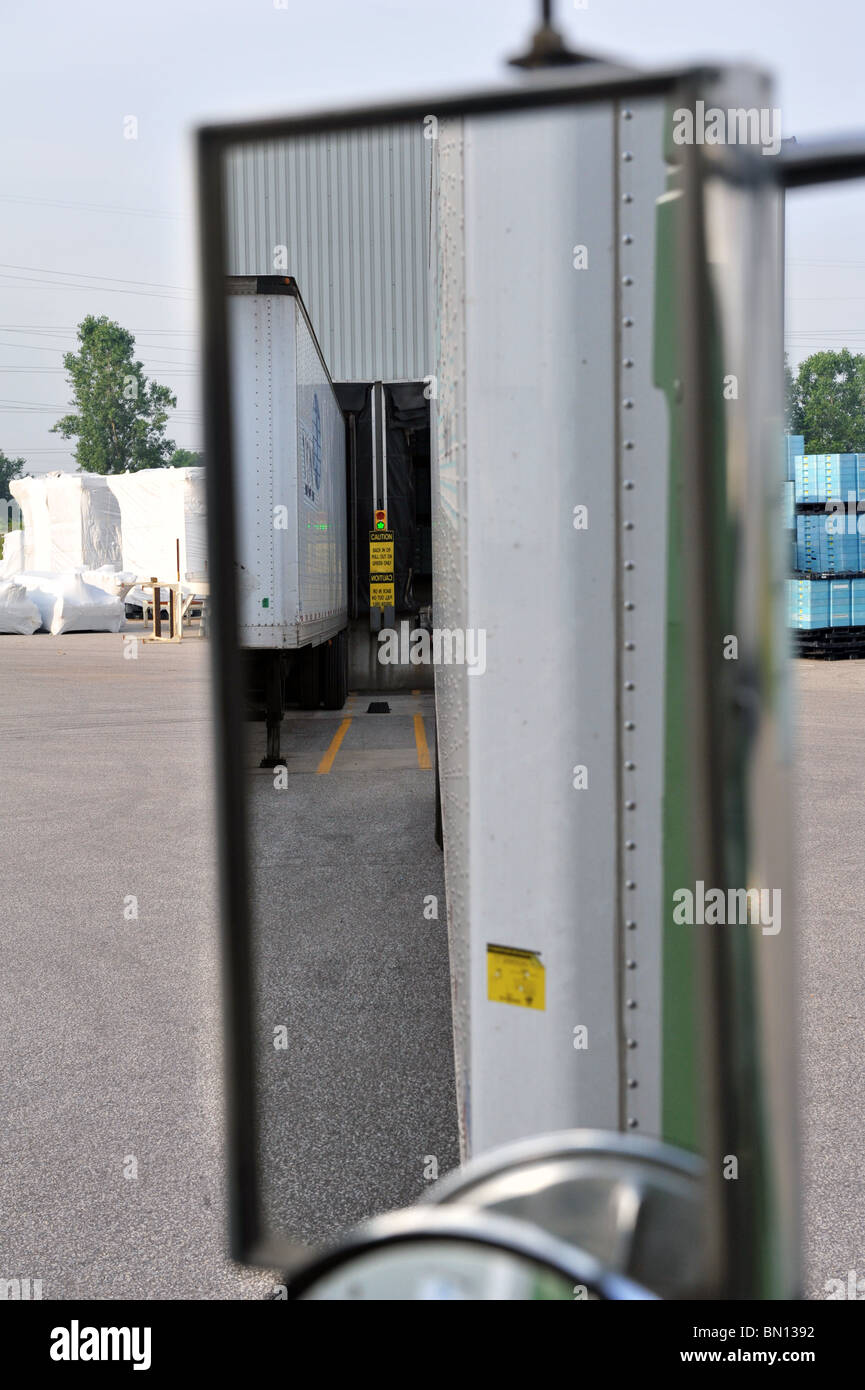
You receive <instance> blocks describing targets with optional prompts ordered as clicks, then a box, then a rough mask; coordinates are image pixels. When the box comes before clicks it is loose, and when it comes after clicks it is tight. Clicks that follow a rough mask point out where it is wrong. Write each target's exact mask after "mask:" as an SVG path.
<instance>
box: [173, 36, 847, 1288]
mask: <svg viewBox="0 0 865 1390" xmlns="http://www.w3.org/2000/svg"><path fill="white" fill-rule="evenodd" d="M732 71H735V65H728V64H723V65H722V64H702V65H697V66H692V67H683V68H665V69H660V70H658V71H654V72H638V71H635V70H633V69H630V68H626V67H619V66H609V65H601V64H595V63H586V64H583V65H580V66H579V67H578V68H577V69H571V70H569V71H568V72H567V73H566V74H564V75H563V74H562V73H561V72H560V71H559V72H554V73H552V74H550V73H547V72H539V73H533V74H531V75H529V76H527V77H526V76H520V77H519V78H518V79H517V80H516V81H514V82H512V83H511V84H510V85H503V86H499V87H491V88H487V89H481V90H473V91H469V92H463V93H459V92H444V93H442V92H440V93H438V94H433V95H431V96H426V97H424V98H422V99H418V98H412V99H410V100H406V101H395V102H390V103H385V104H372V105H360V106H349V107H347V108H342V109H340V108H335V109H325V110H320V111H312V112H308V113H305V114H297V115H291V116H276V117H271V118H264V119H258V120H250V121H241V122H229V123H225V124H209V125H205V126H203V127H202V128H201V129H200V130H198V131H197V133H196V144H197V174H198V216H199V246H200V281H199V284H200V293H201V329H202V335H201V337H202V372H203V402H204V423H205V429H204V438H205V460H206V482H207V500H208V544H209V566H208V567H209V572H210V576H211V592H212V623H211V639H212V640H211V647H212V675H213V690H214V715H215V723H216V736H215V743H214V755H215V762H216V778H217V799H218V817H217V824H218V843H219V864H220V904H221V951H222V987H223V1000H224V1006H223V1018H224V1025H225V1039H224V1048H225V1052H224V1057H225V1106H226V1134H227V1181H228V1199H229V1203H228V1204H229V1221H228V1226H229V1250H230V1254H231V1256H232V1257H233V1258H234V1259H237V1260H240V1261H243V1262H245V1263H249V1264H257V1265H262V1266H264V1267H270V1268H273V1267H276V1268H280V1269H283V1270H290V1269H292V1268H294V1267H297V1265H298V1264H299V1263H306V1261H307V1260H308V1257H309V1253H310V1247H308V1246H304V1245H298V1244H294V1243H292V1242H290V1241H288V1240H287V1239H283V1238H281V1237H279V1236H278V1235H276V1234H275V1233H274V1232H269V1231H266V1230H265V1229H264V1227H263V1223H262V1212H261V1204H260V1190H259V1173H258V1166H257V1123H256V1081H255V1069H254V1065H253V1056H254V1044H253V1013H252V998H253V991H252V985H253V972H252V951H251V922H250V914H249V883H250V865H249V855H248V840H247V824H246V807H245V791H244V774H243V764H242V750H241V746H240V740H239V739H237V737H236V736H235V735H236V731H237V730H238V729H239V728H240V727H241V724H242V722H243V707H244V706H243V691H242V681H241V663H240V660H239V650H238V646H237V604H236V594H235V587H234V580H233V576H234V573H235V557H236V546H235V534H234V515H235V507H234V492H233V484H234V477H233V469H232V459H231V444H230V441H231V409H230V399H229V373H228V342H227V326H226V315H225V303H224V292H223V291H224V276H225V273H226V261H225V228H224V225H223V207H224V202H223V193H224V178H223V160H224V156H225V154H226V153H227V151H228V150H229V149H231V148H232V147H233V146H236V145H242V144H250V143H252V142H254V141H260V140H269V141H274V140H279V139H284V140H288V139H292V138H302V137H307V136H310V135H320V134H326V133H329V132H336V131H341V130H347V129H357V128H360V127H364V126H371V125H381V124H394V123H397V122H407V121H422V120H423V118H424V117H425V116H427V115H428V114H429V113H430V112H434V113H435V114H436V115H438V116H439V117H441V118H446V117H460V116H462V117H471V116H482V115H496V114H506V113H509V112H527V111H532V110H545V109H546V110H549V109H552V108H556V107H558V108H561V107H568V106H573V107H578V106H587V105H590V104H593V103H594V104H597V103H600V102H603V101H615V100H629V99H630V100H637V99H639V98H644V97H650V96H668V97H672V96H674V95H676V96H678V99H679V102H680V104H685V105H692V104H693V102H694V100H695V99H696V97H697V96H698V94H699V92H700V91H701V90H702V89H704V88H705V87H706V85H708V84H711V83H713V82H715V81H717V80H718V79H719V78H720V77H721V76H722V75H729V74H730V73H731V72H732ZM717 153H718V152H717V151H716V154H717ZM717 162H718V163H722V164H723V166H724V172H725V173H726V174H727V175H728V176H729V177H731V178H732V179H733V180H734V181H735V180H739V179H742V180H743V181H746V182H748V181H751V180H753V179H755V178H756V179H765V180H767V181H773V180H775V181H777V183H778V184H780V186H781V187H782V188H783V187H790V188H792V187H802V186H804V185H806V184H812V183H818V182H827V181H835V180H839V179H846V178H854V177H860V176H862V175H863V174H865V144H863V143H861V142H859V143H855V142H854V143H850V144H849V145H846V146H834V147H833V146H828V147H823V148H819V147H815V148H813V149H808V148H807V147H805V148H803V147H797V148H795V149H793V150H785V151H784V152H783V153H782V154H780V155H778V156H777V157H776V158H775V159H772V160H769V161H767V160H759V159H754V158H745V159H743V158H742V156H741V151H735V150H731V151H724V153H723V155H720V156H719V158H718V161H717ZM682 163H683V168H684V187H685V189H686V191H687V193H688V203H689V209H688V216H687V217H686V224H685V241H686V247H685V249H686V252H687V254H686V255H685V257H684V261H683V286H682V294H683V301H682V302H683V305H684V308H685V319H684V336H685V346H686V349H687V347H688V344H689V343H690V344H695V343H698V342H699V334H700V314H701V303H702V300H701V296H702V293H703V275H702V271H703V266H702V262H701V235H702V225H701V217H700V211H699V210H700V205H701V185H702V160H701V159H700V156H699V151H697V150H695V149H693V148H691V147H688V146H684V147H683V160H682ZM767 166H770V167H767ZM701 357H702V354H700V353H698V354H697V359H696V360H697V361H698V362H700V359H701ZM695 387H696V389H695V391H694V392H693V393H692V399H691V403H690V404H691V409H690V410H689V412H688V415H689V421H688V424H687V429H688V440H687V444H688V452H689V455H690V457H691V458H692V459H693V460H694V461H695V463H698V462H699V461H700V460H702V459H704V458H705V457H707V454H706V448H707V441H706V439H705V437H704V435H703V430H704V425H703V423H702V422H703V420H704V419H705V418H706V416H707V412H706V411H705V410H703V408H702V407H703V403H704V402H705V401H706V400H708V392H709V391H710V390H711V383H710V382H709V381H708V377H707V371H706V367H705V364H703V365H702V367H701V369H700V370H699V372H698V374H697V376H696V380H695ZM702 471H703V470H701V469H700V467H698V466H697V467H695V468H694V476H695V477H697V478H699V477H700V475H701V472H702ZM690 601H691V602H692V603H693V604H694V605H695V610H696V611H695V615H694V620H695V621H696V622H697V623H698V624H699V622H700V615H701V612H702V610H703V607H704V603H705V601H706V596H704V595H702V594H700V593H696V594H693V595H692V596H691V599H690ZM698 630H699V629H698ZM707 670H708V668H707V666H706V662H705V659H704V654H699V653H698V654H697V656H696V665H695V667H694V677H695V690H696V692H697V693H698V695H699V696H702V697H703V698H704V699H705V700H706V702H707V718H706V719H705V720H704V721H701V722H702V726H703V727H702V731H701V732H700V735H699V743H700V745H701V750H700V751H701V754H703V753H705V757H706V766H705V768H704V770H703V773H701V777H703V776H704V786H705V787H706V788H708V787H711V786H713V785H717V783H716V781H715V778H716V775H717V773H718V769H717V768H716V767H715V763H716V761H717V760H716V757H715V754H714V752H713V749H712V743H711V738H710V737H708V733H709V730H710V729H711V726H712V718H711V713H712V708H713V706H714V704H715V698H714V692H713V690H712V688H711V682H707ZM704 804H705V802H704ZM721 833H722V828H721V827H720V826H719V825H718V823H717V817H716V816H715V815H712V814H709V815H708V817H707V823H706V825H705V827H703V829H702V841H703V845H704V846H705V847H706V849H707V852H708V860H707V862H709V863H711V862H713V861H715V856H716V853H717V851H718V847H719V843H720V841H719V835H720V834H721ZM715 862H716V861H715ZM707 954H708V955H709V956H710V955H711V953H707ZM722 965H723V963H720V964H719V962H718V961H717V960H714V959H711V958H708V959H707V961H706V963H705V971H704V975H703V992H704V994H705V998H704V1000H703V1003H704V1004H705V1005H707V1007H706V1008H705V1009H704V1010H702V1011H701V1012H703V1013H704V1014H705V1015H706V1023H705V1028H706V1035H707V1045H708V1047H709V1049H710V1052H709V1055H710V1056H712V1057H713V1059H714V1060H715V1062H716V1065H715V1066H714V1067H713V1069H712V1070H711V1071H710V1080H711V1083H712V1088H713V1094H712V1095H711V1096H708V1097H707V1102H706V1109H707V1111H708V1112H709V1113H710V1117H711V1123H712V1127H713V1132H714V1133H715V1134H716V1135H717V1136H718V1137H719V1138H720V1136H721V1135H723V1134H724V1133H729V1117H730V1114H731V1109H730V1093H729V1080H730V1079H729V1078H728V1077H725V1075H724V1067H723V1049H722V1048H721V1047H720V1046H719V1040H720V1036H721V1029H722V1024H723V1015H724V1006H723V990H722V988H721V984H722V976H723V968H722ZM717 1151H719V1152H724V1149H723V1148H719V1149H718V1150H717ZM725 1186H726V1188H727V1189H729V1188H730V1187H732V1186H734V1185H733V1184H724V1183H723V1182H721V1180H720V1178H719V1179H718V1183H717V1184H714V1188H715V1191H714V1193H712V1192H711V1191H710V1192H709V1194H708V1195H709V1204H710V1215H711V1221H710V1224H711V1226H712V1228H713V1231H714V1232H715V1233H716V1240H715V1242H714V1243H715V1245H716V1250H715V1260H716V1262H717V1266H718V1270H719V1276H720V1277H721V1278H722V1280H723V1271H724V1270H725V1269H728V1268H729V1265H730V1262H731V1261H733V1262H734V1261H735V1240H734V1239H733V1232H734V1229H735V1228H734V1225H732V1224H731V1218H730V1213H729V1208H730V1206H731V1204H732V1202H733V1197H732V1196H731V1194H730V1193H729V1190H728V1191H726V1192H725V1191H724V1190H723V1189H724V1188H725ZM721 1286H724V1284H723V1281H722V1284H721Z"/></svg>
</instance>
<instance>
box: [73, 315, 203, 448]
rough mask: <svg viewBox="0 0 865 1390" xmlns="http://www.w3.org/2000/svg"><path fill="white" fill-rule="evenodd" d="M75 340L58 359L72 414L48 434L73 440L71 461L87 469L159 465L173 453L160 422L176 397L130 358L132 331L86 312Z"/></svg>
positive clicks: (173, 404) (165, 419)
mask: <svg viewBox="0 0 865 1390" xmlns="http://www.w3.org/2000/svg"><path fill="white" fill-rule="evenodd" d="M78 342H79V345H80V346H79V350H78V352H77V353H75V352H67V354H66V356H65V357H64V359H63V365H64V367H65V368H66V371H67V372H68V373H69V379H70V385H71V388H72V396H73V408H74V413H73V414H69V415H64V416H63V418H62V419H61V420H58V421H57V424H56V425H54V426H53V428H52V434H61V435H62V436H63V438H64V439H71V438H73V437H74V438H75V439H77V441H78V442H77V444H76V446H75V461H76V463H77V464H78V465H79V467H80V468H82V469H84V471H85V472H87V473H123V472H125V471H126V470H128V471H129V472H133V473H134V472H137V471H138V470H139V469H141V468H162V467H164V466H165V461H166V459H167V458H168V456H169V455H170V454H171V453H172V452H173V451H174V442H173V440H170V439H166V438H165V426H166V424H167V422H168V411H169V409H171V408H173V407H174V406H176V405H177V397H176V396H175V395H174V394H173V393H172V392H171V391H170V390H169V388H168V387H167V386H160V385H158V383H157V382H155V381H148V379H147V377H146V376H145V375H144V371H143V368H142V364H141V363H140V362H137V361H136V360H135V359H134V358H133V349H134V347H135V339H134V338H133V336H132V334H131V333H129V332H127V330H126V329H125V328H121V326H120V324H119V323H112V322H111V320H110V319H108V318H107V317H106V316H105V315H104V314H102V315H100V317H99V318H94V316H93V315H92V314H88V316H87V318H85V319H84V320H83V321H82V323H80V324H79V326H78Z"/></svg>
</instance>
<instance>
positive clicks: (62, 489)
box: [7, 473, 121, 574]
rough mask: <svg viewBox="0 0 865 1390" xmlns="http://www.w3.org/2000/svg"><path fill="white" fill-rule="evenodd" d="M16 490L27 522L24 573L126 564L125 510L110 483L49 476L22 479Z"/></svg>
mask: <svg viewBox="0 0 865 1390" xmlns="http://www.w3.org/2000/svg"><path fill="white" fill-rule="evenodd" d="M10 490H11V492H12V496H13V497H14V498H15V500H16V502H17V503H18V505H19V506H20V508H21V519H22V521H23V523H24V542H23V553H22V555H21V558H20V563H19V565H18V568H19V569H21V570H35V571H37V572H39V573H45V572H51V573H55V574H60V573H63V571H64V570H74V569H81V568H85V569H98V568H100V566H102V565H111V566H113V567H114V568H117V566H118V565H119V564H120V555H121V551H120V508H119V506H118V503H117V498H116V497H115V496H114V494H113V493H112V492H111V490H110V489H109V487H108V480H107V478H105V477H103V476H102V475H101V474H99V473H49V474H47V475H46V476H45V477H44V478H16V479H14V480H13V482H12V483H11V484H10ZM7 573H8V571H7Z"/></svg>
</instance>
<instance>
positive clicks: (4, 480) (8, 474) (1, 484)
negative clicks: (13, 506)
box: [0, 449, 24, 500]
mask: <svg viewBox="0 0 865 1390" xmlns="http://www.w3.org/2000/svg"><path fill="white" fill-rule="evenodd" d="M23 472H24V459H10V458H7V456H6V454H4V452H3V450H2V449H0V497H5V498H6V499H7V500H8V499H9V497H10V496H11V494H10V492H9V484H10V483H11V481H12V479H13V478H20V477H21V475H22V473H23Z"/></svg>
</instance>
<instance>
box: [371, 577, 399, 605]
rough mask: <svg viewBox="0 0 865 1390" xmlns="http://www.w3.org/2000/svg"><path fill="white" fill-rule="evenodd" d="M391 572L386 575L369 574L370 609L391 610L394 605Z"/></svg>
mask: <svg viewBox="0 0 865 1390" xmlns="http://www.w3.org/2000/svg"><path fill="white" fill-rule="evenodd" d="M393 594H394V579H393V570H389V571H388V572H387V573H386V574H371V575H370V577H369V606H370V608H393V607H395V604H394V597H393Z"/></svg>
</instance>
